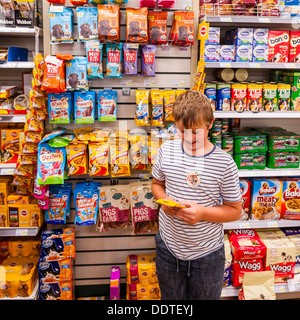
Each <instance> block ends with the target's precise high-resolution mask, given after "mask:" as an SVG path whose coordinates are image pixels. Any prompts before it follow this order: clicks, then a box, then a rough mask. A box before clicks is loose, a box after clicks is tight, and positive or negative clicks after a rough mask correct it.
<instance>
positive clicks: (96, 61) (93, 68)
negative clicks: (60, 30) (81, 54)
mask: <svg viewBox="0 0 300 320" xmlns="http://www.w3.org/2000/svg"><path fill="white" fill-rule="evenodd" d="M86 57H87V78H88V79H96V78H100V79H103V64H102V59H103V58H102V57H103V44H102V43H100V41H99V40H89V41H87V42H86Z"/></svg>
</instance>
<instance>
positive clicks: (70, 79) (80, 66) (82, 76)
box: [66, 57, 89, 90]
mask: <svg viewBox="0 0 300 320" xmlns="http://www.w3.org/2000/svg"><path fill="white" fill-rule="evenodd" d="M66 89H67V90H88V89H89V84H88V80H87V60H86V57H75V58H74V59H73V60H71V61H67V62H66Z"/></svg>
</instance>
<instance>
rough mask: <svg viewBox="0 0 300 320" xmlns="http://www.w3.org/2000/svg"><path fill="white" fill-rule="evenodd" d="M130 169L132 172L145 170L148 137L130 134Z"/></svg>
mask: <svg viewBox="0 0 300 320" xmlns="http://www.w3.org/2000/svg"><path fill="white" fill-rule="evenodd" d="M129 141H130V167H131V169H132V170H146V165H147V163H148V136H147V135H142V134H130V136H129Z"/></svg>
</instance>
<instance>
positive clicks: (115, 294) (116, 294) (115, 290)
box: [110, 267, 120, 300]
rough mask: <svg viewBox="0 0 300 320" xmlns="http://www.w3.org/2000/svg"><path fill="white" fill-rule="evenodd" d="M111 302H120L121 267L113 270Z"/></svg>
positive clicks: (111, 276) (111, 274)
mask: <svg viewBox="0 0 300 320" xmlns="http://www.w3.org/2000/svg"><path fill="white" fill-rule="evenodd" d="M110 300H120V267H112V268H111V273H110Z"/></svg>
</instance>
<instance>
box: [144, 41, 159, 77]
mask: <svg viewBox="0 0 300 320" xmlns="http://www.w3.org/2000/svg"><path fill="white" fill-rule="evenodd" d="M155 52H156V45H154V44H147V45H145V46H142V56H141V75H142V76H147V77H155Z"/></svg>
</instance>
